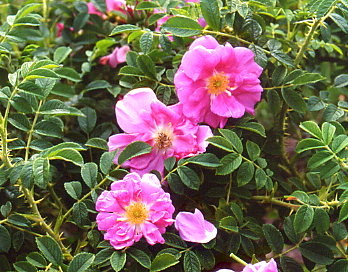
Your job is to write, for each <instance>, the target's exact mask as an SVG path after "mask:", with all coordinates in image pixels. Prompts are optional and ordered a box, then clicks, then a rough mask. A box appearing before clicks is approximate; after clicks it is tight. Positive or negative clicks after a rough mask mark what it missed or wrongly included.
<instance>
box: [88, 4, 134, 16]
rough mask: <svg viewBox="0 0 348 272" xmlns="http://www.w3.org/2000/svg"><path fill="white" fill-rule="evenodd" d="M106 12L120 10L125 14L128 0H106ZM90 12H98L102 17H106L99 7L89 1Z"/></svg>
mask: <svg viewBox="0 0 348 272" xmlns="http://www.w3.org/2000/svg"><path fill="white" fill-rule="evenodd" d="M105 2H106V12H112V11H119V12H121V13H123V14H125V13H126V4H127V3H126V1H125V0H106V1H105ZM87 7H88V13H89V14H96V15H98V16H100V17H104V14H103V13H102V12H101V11H100V10H98V9H97V7H96V6H95V5H94V4H93V3H92V2H89V3H87Z"/></svg>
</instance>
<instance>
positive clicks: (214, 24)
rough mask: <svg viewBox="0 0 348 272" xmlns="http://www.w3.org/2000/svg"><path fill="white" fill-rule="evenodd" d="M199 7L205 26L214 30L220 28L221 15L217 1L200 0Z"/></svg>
mask: <svg viewBox="0 0 348 272" xmlns="http://www.w3.org/2000/svg"><path fill="white" fill-rule="evenodd" d="M200 7H201V11H202V15H203V18H204V19H205V21H206V22H207V24H208V25H209V26H210V27H211V28H212V29H214V30H220V28H221V14H220V8H219V4H218V1H217V0H201V1H200Z"/></svg>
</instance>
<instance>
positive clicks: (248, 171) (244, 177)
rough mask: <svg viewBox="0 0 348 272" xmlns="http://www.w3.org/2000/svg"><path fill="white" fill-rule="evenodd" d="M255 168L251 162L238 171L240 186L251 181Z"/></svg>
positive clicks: (242, 165)
mask: <svg viewBox="0 0 348 272" xmlns="http://www.w3.org/2000/svg"><path fill="white" fill-rule="evenodd" d="M254 170H255V167H254V165H253V164H252V163H251V162H248V161H246V162H243V163H242V164H241V166H240V167H239V169H238V171H237V182H238V186H239V187H240V186H243V185H245V184H247V183H249V182H250V181H251V179H252V178H253V176H254Z"/></svg>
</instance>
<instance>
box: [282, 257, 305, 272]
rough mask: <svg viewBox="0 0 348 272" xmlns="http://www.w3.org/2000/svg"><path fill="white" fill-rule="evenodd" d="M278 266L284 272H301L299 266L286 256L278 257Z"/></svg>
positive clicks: (301, 269)
mask: <svg viewBox="0 0 348 272" xmlns="http://www.w3.org/2000/svg"><path fill="white" fill-rule="evenodd" d="M280 265H281V267H282V269H283V271H284V272H303V268H302V267H301V265H300V264H299V263H297V262H296V261H295V260H294V259H292V258H290V257H288V256H282V257H280Z"/></svg>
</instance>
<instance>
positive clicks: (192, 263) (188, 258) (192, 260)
mask: <svg viewBox="0 0 348 272" xmlns="http://www.w3.org/2000/svg"><path fill="white" fill-rule="evenodd" d="M184 270H185V272H200V271H201V264H200V262H199V258H198V256H197V255H196V253H194V252H193V251H186V253H185V255H184Z"/></svg>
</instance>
